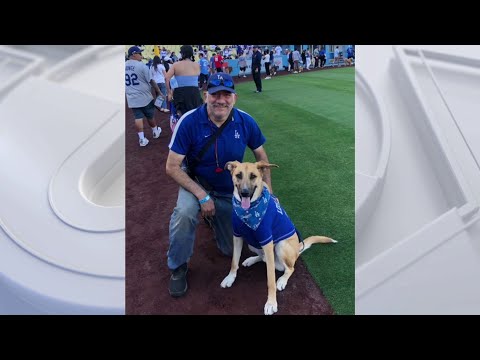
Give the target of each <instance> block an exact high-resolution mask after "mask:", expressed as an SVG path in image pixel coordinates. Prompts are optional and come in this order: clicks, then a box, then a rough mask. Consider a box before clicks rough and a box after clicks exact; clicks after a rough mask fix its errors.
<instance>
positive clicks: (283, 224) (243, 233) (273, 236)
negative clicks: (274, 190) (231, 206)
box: [232, 194, 295, 249]
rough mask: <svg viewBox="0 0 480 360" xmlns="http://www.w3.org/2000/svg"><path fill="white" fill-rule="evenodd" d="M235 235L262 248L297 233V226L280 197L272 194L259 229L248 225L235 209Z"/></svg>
mask: <svg viewBox="0 0 480 360" xmlns="http://www.w3.org/2000/svg"><path fill="white" fill-rule="evenodd" d="M232 225H233V235H235V236H237V237H241V238H243V240H245V241H246V242H247V243H248V244H249V245H251V246H253V247H255V248H257V249H261V248H262V246H265V245H267V244H268V243H270V242H272V241H273V243H274V244H276V243H278V242H280V241H282V240H285V239H287V238H289V237H290V236H292V235H293V234H295V226H294V225H293V223H292V220H290V218H289V217H288V215H287V212H286V211H285V210H284V209H283V208H282V206H281V205H280V202H279V201H278V198H277V197H276V196H275V195H272V194H271V195H270V200H269V202H268V208H267V211H266V213H265V215H264V217H263V219H262V222H261V223H260V225H259V226H258V228H257V230H252V229H251V228H250V227H248V226H247V225H246V224H245V223H244V222H243V221H242V220H241V219H240V218H239V217H238V216H237V215H236V214H235V211H233V218H232Z"/></svg>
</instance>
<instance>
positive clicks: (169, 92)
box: [165, 65, 175, 101]
mask: <svg viewBox="0 0 480 360" xmlns="http://www.w3.org/2000/svg"><path fill="white" fill-rule="evenodd" d="M174 74H175V70H174V68H173V65H172V66H170V69H168V71H167V74H166V75H165V86H166V87H167V97H168V101H171V100H172V98H173V93H172V89H171V88H170V79H171V78H172V76H173V75H174Z"/></svg>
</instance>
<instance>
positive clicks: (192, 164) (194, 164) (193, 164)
mask: <svg viewBox="0 0 480 360" xmlns="http://www.w3.org/2000/svg"><path fill="white" fill-rule="evenodd" d="M232 117H233V108H232V110H231V111H230V114H229V115H228V118H227V120H226V121H225V122H224V123H223V124H222V126H220V128H219V129H218V130H217V131H216V132H215V134H214V135H213V136H212V137H211V138H210V140H208V142H207V143H206V144H205V145H203V147H202V149H201V150H200V151H199V153H198V155H197V156H196V157H195V158H194V159H193V161H191V162H190V164H188V168H189V169H190V171H191V172H192V173H194V172H195V168H196V167H197V164H198V163H199V162H200V160H201V159H202V157H203V155H204V154H205V153H206V152H207V150H208V148H209V147H210V146H211V145H212V144H213V142H214V141H215V140H216V139H217V138H218V137H219V136H220V134H221V133H222V132H223V130H224V129H225V128H226V127H227V125H228V123H229V122H230V121H231V120H232Z"/></svg>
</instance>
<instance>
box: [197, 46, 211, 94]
mask: <svg viewBox="0 0 480 360" xmlns="http://www.w3.org/2000/svg"><path fill="white" fill-rule="evenodd" d="M198 56H199V58H200V60H198V64H199V65H200V75H198V88H199V89H200V90H202V89H203V85H204V84H206V83H207V80H208V77H209V76H210V63H209V62H208V60H207V59H205V57H204V55H203V53H199V54H198Z"/></svg>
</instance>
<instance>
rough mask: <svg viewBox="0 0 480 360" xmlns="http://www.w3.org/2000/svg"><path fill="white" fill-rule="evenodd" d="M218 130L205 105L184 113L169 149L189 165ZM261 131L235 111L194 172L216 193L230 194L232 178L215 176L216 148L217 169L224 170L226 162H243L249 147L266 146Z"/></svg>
mask: <svg viewBox="0 0 480 360" xmlns="http://www.w3.org/2000/svg"><path fill="white" fill-rule="evenodd" d="M218 129H219V128H218V127H217V126H216V125H215V124H213V123H212V121H210V119H209V118H208V115H207V105H206V104H204V105H203V106H201V107H199V108H197V109H194V110H191V111H189V112H187V113H185V114H184V115H183V116H182V117H181V118H180V120H179V121H178V123H177V125H176V126H175V131H174V132H173V135H172V140H171V141H170V144H169V145H168V147H169V148H170V150H172V151H174V152H176V153H177V154H180V155H186V158H187V161H188V162H189V163H191V162H192V160H193V158H194V157H195V156H197V154H198V153H199V152H200V150H201V149H202V147H203V146H204V145H205V144H206V143H207V142H208V141H209V139H210V136H212V135H213V134H214V133H215V132H216V131H217V130H218ZM265 141H266V139H265V137H264V136H263V134H262V132H261V131H260V128H259V127H258V125H257V123H256V122H255V120H254V119H253V118H252V117H251V116H250V115H249V114H247V113H246V112H244V111H242V110H238V109H236V108H234V110H233V118H232V121H231V122H230V123H229V124H228V125H227V126H226V127H225V129H224V130H223V132H222V134H221V135H220V136H219V137H218V138H217V140H216V142H214V143H213V144H212V145H210V147H209V148H208V149H207V151H206V152H205V153H204V155H203V156H202V159H201V161H200V163H199V164H198V165H197V167H196V169H195V173H196V174H197V175H199V176H201V177H203V178H204V179H205V180H206V181H207V182H208V183H209V184H210V185H211V186H212V187H213V189H214V190H215V191H217V192H219V193H223V194H232V193H233V183H232V176H231V174H230V172H229V171H228V170H224V171H222V172H221V173H216V172H215V169H216V168H217V161H216V157H215V148H216V149H217V151H216V153H217V157H218V166H219V167H220V168H222V169H223V168H224V167H225V164H226V163H227V162H228V161H234V160H237V161H240V162H242V161H243V156H244V154H245V149H246V147H247V146H248V147H249V148H250V149H252V150H255V149H257V148H258V147H260V146H262V145H263V144H264V143H265Z"/></svg>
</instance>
